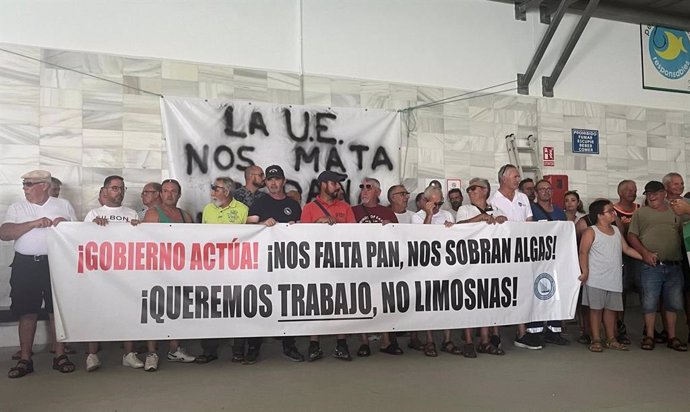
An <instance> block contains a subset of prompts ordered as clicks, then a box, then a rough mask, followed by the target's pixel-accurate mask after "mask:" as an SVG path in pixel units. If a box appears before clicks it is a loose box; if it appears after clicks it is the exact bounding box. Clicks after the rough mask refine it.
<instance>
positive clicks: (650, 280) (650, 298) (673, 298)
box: [640, 263, 683, 313]
mask: <svg viewBox="0 0 690 412" xmlns="http://www.w3.org/2000/svg"><path fill="white" fill-rule="evenodd" d="M640 285H641V286H642V302H641V303H642V313H654V312H656V310H657V307H658V306H659V297H660V296H662V293H663V296H664V310H665V311H668V312H681V311H682V310H683V272H682V266H680V265H662V264H657V265H656V266H649V265H647V264H646V263H642V264H640Z"/></svg>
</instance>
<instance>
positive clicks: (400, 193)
mask: <svg viewBox="0 0 690 412" xmlns="http://www.w3.org/2000/svg"><path fill="white" fill-rule="evenodd" d="M395 195H403V196H409V195H410V192H395V193H392V194H391V196H395Z"/></svg>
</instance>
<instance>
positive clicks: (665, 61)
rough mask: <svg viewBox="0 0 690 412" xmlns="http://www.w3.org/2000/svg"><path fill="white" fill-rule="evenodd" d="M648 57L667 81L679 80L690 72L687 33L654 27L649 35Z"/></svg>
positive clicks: (689, 40) (689, 49) (689, 47)
mask: <svg viewBox="0 0 690 412" xmlns="http://www.w3.org/2000/svg"><path fill="white" fill-rule="evenodd" d="M649 56H650V58H651V59H652V62H653V63H654V67H655V68H656V69H657V71H658V72H659V73H661V75H662V76H664V77H666V78H667V79H672V80H675V79H680V78H681V77H683V76H685V74H686V73H687V72H688V70H690V38H688V35H687V33H685V32H684V31H680V30H674V29H668V28H665V27H654V29H652V32H651V33H650V35H649Z"/></svg>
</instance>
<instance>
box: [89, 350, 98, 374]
mask: <svg viewBox="0 0 690 412" xmlns="http://www.w3.org/2000/svg"><path fill="white" fill-rule="evenodd" d="M100 367H101V360H100V359H98V355H96V354H95V353H89V355H88V356H87V357H86V371H87V372H93V371H95V370H96V369H98V368H100Z"/></svg>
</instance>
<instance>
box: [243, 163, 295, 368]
mask: <svg viewBox="0 0 690 412" xmlns="http://www.w3.org/2000/svg"><path fill="white" fill-rule="evenodd" d="M266 188H267V189H268V196H263V197H260V198H258V199H256V200H255V201H254V203H253V204H252V205H251V207H250V208H249V217H248V218H247V223H260V224H262V225H266V226H273V225H275V224H276V223H294V222H298V221H299V220H300V218H301V217H302V208H301V207H300V205H299V203H297V202H296V201H295V200H294V199H291V198H289V197H287V195H286V194H285V173H283V169H282V168H281V167H280V166H278V165H273V166H269V167H267V168H266ZM260 342H261V338H250V339H249V347H250V348H252V347H255V348H256V356H258V348H259V347H260ZM250 353H251V349H250ZM283 354H284V355H285V357H286V358H288V359H290V360H291V361H294V362H302V361H304V356H302V354H301V353H300V352H299V350H298V349H297V346H295V337H294V336H286V337H284V338H283ZM247 355H248V356H249V353H248V354H247Z"/></svg>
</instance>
